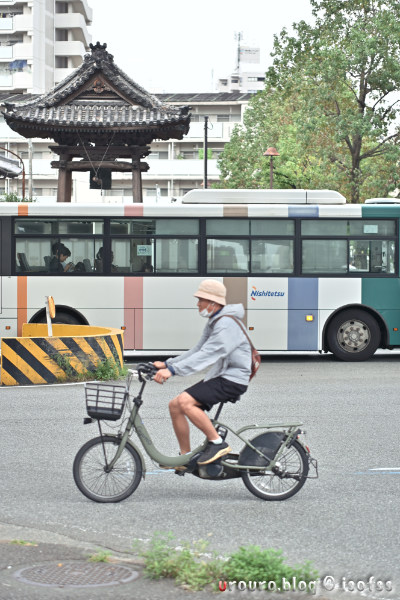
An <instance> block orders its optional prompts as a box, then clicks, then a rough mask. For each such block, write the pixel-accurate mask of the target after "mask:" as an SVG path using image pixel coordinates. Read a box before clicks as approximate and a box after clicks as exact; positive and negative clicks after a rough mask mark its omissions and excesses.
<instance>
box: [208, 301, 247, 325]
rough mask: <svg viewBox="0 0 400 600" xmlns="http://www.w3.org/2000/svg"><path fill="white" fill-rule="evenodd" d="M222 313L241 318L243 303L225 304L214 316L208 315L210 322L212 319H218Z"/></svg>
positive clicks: (242, 315)
mask: <svg viewBox="0 0 400 600" xmlns="http://www.w3.org/2000/svg"><path fill="white" fill-rule="evenodd" d="M223 315H232V317H236V318H237V319H243V317H244V307H243V304H227V305H226V306H224V307H223V308H221V310H220V311H219V312H218V313H217V314H216V315H214V316H212V317H210V322H212V321H213V320H214V319H218V318H219V317H222V316H223Z"/></svg>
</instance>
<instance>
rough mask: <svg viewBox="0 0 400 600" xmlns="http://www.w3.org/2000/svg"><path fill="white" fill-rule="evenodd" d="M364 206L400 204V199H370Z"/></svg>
mask: <svg viewBox="0 0 400 600" xmlns="http://www.w3.org/2000/svg"><path fill="white" fill-rule="evenodd" d="M364 204H400V198H368V200H366V201H365V202H364Z"/></svg>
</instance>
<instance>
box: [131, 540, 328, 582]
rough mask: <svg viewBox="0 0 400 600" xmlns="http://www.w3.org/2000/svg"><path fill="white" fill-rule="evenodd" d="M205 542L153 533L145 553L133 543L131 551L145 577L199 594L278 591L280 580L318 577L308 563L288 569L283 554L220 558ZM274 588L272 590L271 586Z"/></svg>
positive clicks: (244, 551) (244, 552) (246, 550)
mask: <svg viewBox="0 0 400 600" xmlns="http://www.w3.org/2000/svg"><path fill="white" fill-rule="evenodd" d="M207 548H208V542H207V541H204V540H199V541H197V542H194V543H188V542H183V543H182V542H180V543H177V541H176V540H175V537H174V536H173V535H172V534H171V533H166V534H165V533H156V534H155V536H154V537H153V538H152V540H151V541H150V542H149V545H148V547H147V548H146V549H143V544H142V543H140V542H136V543H135V544H134V549H135V550H136V551H138V552H139V554H140V555H141V556H142V557H143V558H144V562H145V567H144V573H145V576H146V577H149V578H150V579H161V578H171V579H175V581H176V583H177V584H178V585H180V586H182V587H185V588H187V589H191V590H196V591H197V590H202V589H204V588H205V587H207V586H211V587H212V588H213V589H214V590H215V591H217V590H218V589H219V585H220V582H221V583H223V582H228V581H229V582H233V583H235V584H236V583H239V582H275V584H276V586H275V589H279V588H280V586H281V583H282V581H283V578H285V579H286V580H290V581H292V579H293V577H296V580H297V581H300V580H301V581H304V582H305V583H307V584H309V583H311V585H312V583H313V582H315V581H316V579H317V578H318V573H317V572H316V571H315V570H314V569H313V568H312V565H311V563H310V562H305V563H304V564H303V565H296V566H290V565H288V564H287V563H286V562H285V557H284V556H283V553H282V551H280V550H273V549H264V550H263V549H261V548H260V547H259V546H242V547H241V548H239V550H237V551H236V552H234V553H232V554H230V555H228V556H225V557H221V556H218V555H217V554H216V553H215V552H213V553H209V552H207ZM270 586H271V587H272V588H273V587H274V586H273V585H272V584H270Z"/></svg>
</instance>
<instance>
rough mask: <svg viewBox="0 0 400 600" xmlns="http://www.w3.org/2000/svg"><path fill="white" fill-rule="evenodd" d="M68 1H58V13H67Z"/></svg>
mask: <svg viewBox="0 0 400 600" xmlns="http://www.w3.org/2000/svg"><path fill="white" fill-rule="evenodd" d="M67 12H68V2H56V13H67Z"/></svg>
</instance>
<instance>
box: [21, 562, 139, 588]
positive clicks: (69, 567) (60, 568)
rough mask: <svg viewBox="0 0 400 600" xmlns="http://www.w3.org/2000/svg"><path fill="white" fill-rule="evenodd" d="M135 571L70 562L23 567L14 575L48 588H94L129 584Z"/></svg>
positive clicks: (116, 566)
mask: <svg viewBox="0 0 400 600" xmlns="http://www.w3.org/2000/svg"><path fill="white" fill-rule="evenodd" d="M138 576H139V573H138V572H137V571H134V570H133V569H131V568H129V567H125V566H122V565H113V564H110V563H94V564H91V563H87V562H71V563H58V564H56V565H39V566H36V567H25V568H24V569H21V570H20V571H18V572H17V573H15V574H14V577H16V578H17V579H18V580H19V581H22V582H24V583H30V584H33V585H45V586H49V587H89V586H90V587H94V586H105V585H119V584H121V583H129V582H130V581H133V580H134V579H136V578H137V577H138Z"/></svg>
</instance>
